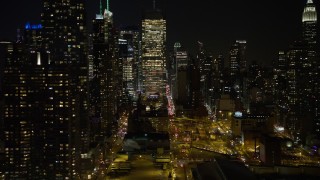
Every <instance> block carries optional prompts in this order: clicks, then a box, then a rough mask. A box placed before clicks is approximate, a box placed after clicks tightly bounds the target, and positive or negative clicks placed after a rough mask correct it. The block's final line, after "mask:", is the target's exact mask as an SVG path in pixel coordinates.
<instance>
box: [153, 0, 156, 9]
mask: <svg viewBox="0 0 320 180" xmlns="http://www.w3.org/2000/svg"><path fill="white" fill-rule="evenodd" d="M155 9H156V0H153V10H155Z"/></svg>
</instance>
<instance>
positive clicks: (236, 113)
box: [234, 111, 243, 118]
mask: <svg viewBox="0 0 320 180" xmlns="http://www.w3.org/2000/svg"><path fill="white" fill-rule="evenodd" d="M242 116H243V114H242V112H240V111H237V112H235V113H234V117H237V118H240V117H242Z"/></svg>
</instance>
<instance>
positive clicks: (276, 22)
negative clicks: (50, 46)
mask: <svg viewBox="0 0 320 180" xmlns="http://www.w3.org/2000/svg"><path fill="white" fill-rule="evenodd" d="M314 2H315V4H316V5H318V4H319V3H318V1H314ZM152 3H153V1H151V0H141V1H138V0H134V1H127V0H120V1H110V9H111V11H112V12H114V19H115V20H114V21H115V25H116V26H117V27H119V26H120V27H121V26H126V25H137V26H139V27H140V28H141V22H140V18H141V16H142V11H143V10H144V9H151V8H152ZM248 3H250V2H249V1H245V2H244V1H241V2H237V1H232V2H230V1H228V2H200V3H193V2H184V1H182V0H176V1H168V0H163V1H160V0H159V1H157V7H160V8H161V9H164V11H165V14H166V19H167V24H168V29H167V31H168V33H167V36H168V50H169V49H170V48H171V47H173V44H174V43H175V42H180V43H181V44H182V45H183V46H184V47H186V49H187V50H189V51H190V52H191V53H192V54H194V53H195V52H193V51H192V49H194V47H195V46H196V42H197V41H201V42H203V43H204V45H205V47H206V48H207V50H208V52H212V53H213V55H215V56H217V55H218V54H219V53H222V54H224V55H226V54H227V53H228V51H229V50H230V47H231V45H232V44H233V42H234V40H236V39H245V40H247V42H248V45H247V46H248V48H247V51H248V62H249V63H250V62H251V61H258V62H261V63H263V64H265V65H271V62H272V60H274V59H276V57H277V52H278V50H283V49H284V50H285V49H286V48H287V46H288V44H291V43H292V42H293V41H294V40H297V39H299V37H301V33H300V32H301V27H302V23H301V16H302V12H303V6H304V4H305V3H306V0H298V1H294V2H292V1H289V0H284V1H281V2H276V1H267V2H260V3H259V4H257V5H252V4H250V6H249V5H248ZM16 4H17V2H16V1H10V2H6V3H5V4H4V5H2V6H1V11H0V13H1V16H0V17H1V18H0V20H1V22H2V23H3V24H6V26H4V28H3V30H2V32H1V33H0V39H1V40H3V39H5V40H13V39H14V38H15V32H16V29H17V28H18V27H23V26H24V24H25V23H26V22H30V23H39V22H40V13H41V1H40V0H34V1H32V2H19V4H20V6H19V7H16ZM12 9H15V11H12ZM87 9H88V10H87V14H88V16H87V21H88V22H89V23H90V24H91V19H93V18H94V16H95V14H97V13H98V12H99V0H92V1H90V2H87ZM7 17H10V18H7ZM186 27H188V28H186ZM199 27H204V28H199ZM89 29H90V28H89Z"/></svg>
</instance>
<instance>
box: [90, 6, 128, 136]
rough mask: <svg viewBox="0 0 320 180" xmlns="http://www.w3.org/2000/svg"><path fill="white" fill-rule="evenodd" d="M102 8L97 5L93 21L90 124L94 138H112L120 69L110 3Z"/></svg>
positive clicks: (119, 89) (119, 88)
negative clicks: (98, 10)
mask: <svg viewBox="0 0 320 180" xmlns="http://www.w3.org/2000/svg"><path fill="white" fill-rule="evenodd" d="M105 8H106V9H103V7H102V4H100V13H99V14H97V15H96V18H95V19H94V20H93V33H92V39H93V40H92V50H91V54H92V59H93V63H92V64H93V65H92V67H93V78H92V80H91V81H90V101H91V104H92V105H91V115H92V119H91V122H92V123H93V124H95V125H93V124H92V125H93V126H94V131H95V132H93V133H94V134H93V135H94V136H101V137H105V136H106V135H111V130H112V124H113V121H114V114H115V112H116V107H117V106H118V104H117V99H118V97H119V96H120V95H121V92H122V91H121V90H122V85H121V84H122V79H121V77H122V76H120V77H119V74H120V73H121V72H122V71H120V70H121V67H122V65H121V63H120V64H119V63H118V62H119V61H118V59H117V57H118V55H117V44H118V37H117V32H116V31H115V30H114V26H113V13H112V12H111V11H110V9H109V8H110V7H109V1H107V4H106V6H105ZM119 81H121V83H119ZM119 91H120V92H119Z"/></svg>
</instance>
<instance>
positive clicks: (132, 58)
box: [119, 27, 140, 104]
mask: <svg viewBox="0 0 320 180" xmlns="http://www.w3.org/2000/svg"><path fill="white" fill-rule="evenodd" d="M119 38H120V39H119V61H122V63H121V64H122V78H123V79H122V83H123V88H122V89H123V90H122V99H123V102H124V103H126V104H127V103H128V102H132V100H133V98H135V97H136V93H135V92H136V91H137V89H138V67H139V60H140V56H139V53H140V50H139V44H140V32H139V30H138V28H137V27H125V28H122V29H121V30H120V35H119Z"/></svg>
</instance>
